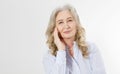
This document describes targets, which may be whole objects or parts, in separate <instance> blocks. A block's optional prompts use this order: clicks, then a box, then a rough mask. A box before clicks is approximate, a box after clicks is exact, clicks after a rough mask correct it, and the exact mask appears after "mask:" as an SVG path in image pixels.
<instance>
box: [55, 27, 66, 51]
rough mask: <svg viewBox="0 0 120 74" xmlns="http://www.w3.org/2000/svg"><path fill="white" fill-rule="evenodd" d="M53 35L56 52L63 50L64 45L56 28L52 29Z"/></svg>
mask: <svg viewBox="0 0 120 74" xmlns="http://www.w3.org/2000/svg"><path fill="white" fill-rule="evenodd" d="M53 35H54V43H55V44H56V46H57V48H58V50H65V43H64V42H63V40H61V39H60V37H59V35H58V30H57V28H56V27H55V29H54V33H53Z"/></svg>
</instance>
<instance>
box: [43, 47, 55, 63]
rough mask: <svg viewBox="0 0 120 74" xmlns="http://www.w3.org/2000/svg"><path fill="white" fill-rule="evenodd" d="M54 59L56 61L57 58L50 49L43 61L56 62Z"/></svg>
mask: <svg viewBox="0 0 120 74" xmlns="http://www.w3.org/2000/svg"><path fill="white" fill-rule="evenodd" d="M54 59H55V56H54V55H52V54H51V51H50V49H47V50H46V52H45V53H44V55H43V61H47V60H54Z"/></svg>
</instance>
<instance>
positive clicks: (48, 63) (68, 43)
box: [43, 5, 106, 74]
mask: <svg viewBox="0 0 120 74" xmlns="http://www.w3.org/2000/svg"><path fill="white" fill-rule="evenodd" d="M84 34H85V30H84V28H83V27H82V26H81V24H80V21H79V16H78V14H77V12H76V10H75V8H74V7H72V6H71V5H64V6H62V7H59V8H56V9H55V10H54V11H53V12H52V15H51V17H50V21H49V25H48V28H47V31H46V35H47V44H48V47H49V50H48V52H47V53H46V55H45V56H44V59H43V63H44V68H45V73H46V74H106V72H105V68H104V64H103V62H102V58H101V56H100V53H99V50H98V48H97V47H96V45H95V44H94V43H91V42H88V41H86V40H85V35H84Z"/></svg>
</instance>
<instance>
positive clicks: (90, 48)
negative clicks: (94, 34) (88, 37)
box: [87, 41, 99, 53]
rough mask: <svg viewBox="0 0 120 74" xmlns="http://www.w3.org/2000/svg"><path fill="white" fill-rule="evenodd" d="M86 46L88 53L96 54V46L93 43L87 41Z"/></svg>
mask: <svg viewBox="0 0 120 74" xmlns="http://www.w3.org/2000/svg"><path fill="white" fill-rule="evenodd" d="M87 45H88V51H89V53H96V52H97V51H99V49H98V46H97V45H96V44H95V43H94V42H91V41H87Z"/></svg>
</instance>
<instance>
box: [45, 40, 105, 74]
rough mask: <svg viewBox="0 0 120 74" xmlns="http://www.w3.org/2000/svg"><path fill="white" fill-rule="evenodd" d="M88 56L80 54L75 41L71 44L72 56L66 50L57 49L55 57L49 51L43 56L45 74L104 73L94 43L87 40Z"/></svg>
mask: <svg viewBox="0 0 120 74" xmlns="http://www.w3.org/2000/svg"><path fill="white" fill-rule="evenodd" d="M88 45H89V47H88V51H89V52H90V53H89V56H88V58H84V57H83V56H82V53H81V51H80V50H79V48H78V46H77V44H76V42H74V45H73V52H74V56H73V57H71V56H70V54H69V53H68V49H67V48H66V50H58V51H57V55H56V57H55V56H53V55H52V54H51V53H50V52H49V51H48V53H47V54H46V55H45V57H44V58H43V64H44V68H45V73H46V74H106V72H105V68H104V64H103V61H102V58H101V56H100V53H99V50H98V48H97V47H96V45H95V44H93V43H89V42H88Z"/></svg>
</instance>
